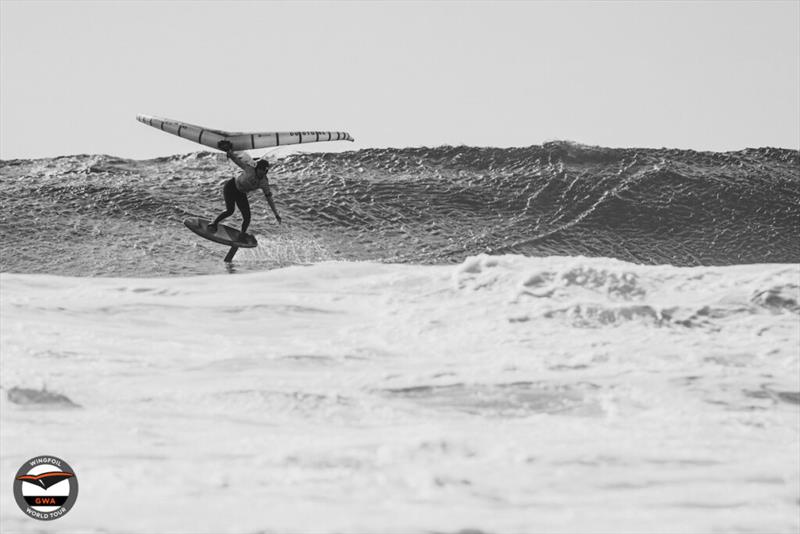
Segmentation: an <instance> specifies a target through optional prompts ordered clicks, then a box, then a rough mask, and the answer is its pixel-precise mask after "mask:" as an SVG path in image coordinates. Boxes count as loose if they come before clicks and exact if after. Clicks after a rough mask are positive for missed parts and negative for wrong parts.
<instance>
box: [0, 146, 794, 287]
mask: <svg viewBox="0 0 800 534" xmlns="http://www.w3.org/2000/svg"><path fill="white" fill-rule="evenodd" d="M236 171H238V169H237V168H236V167H235V166H234V165H233V164H231V163H229V162H227V161H223V160H221V159H220V158H219V157H218V155H217V154H213V153H208V152H199V153H194V154H188V155H184V156H173V157H168V158H158V159H153V160H144V161H138V160H126V159H120V158H115V157H111V156H96V155H79V156H67V157H61V158H53V159H43V160H11V161H3V162H2V164H1V165H0V180H1V181H0V187H2V192H3V194H2V213H0V239H2V254H1V255H0V257H1V258H2V259H0V267H1V268H2V270H3V271H6V272H8V271H11V272H39V273H57V274H77V275H139V276H141V275H171V274H204V273H210V272H219V271H220V270H221V269H222V267H221V261H220V258H221V257H222V256H224V254H225V248H224V247H220V246H219V245H216V244H213V243H210V242H206V241H205V240H202V239H201V238H199V237H197V236H195V235H194V234H192V233H190V232H189V231H188V230H186V229H185V228H184V227H183V226H182V224H181V221H182V220H183V219H184V218H186V217H189V216H203V217H209V218H210V217H213V216H215V215H216V214H217V213H219V212H220V211H221V210H222V209H223V202H222V195H221V187H220V186H221V183H222V180H224V179H228V178H230V177H232V176H234V175H235V174H236ZM270 176H271V181H272V183H273V184H274V186H275V200H276V204H277V206H278V209H279V211H280V213H281V215H282V216H283V218H284V225H283V226H282V227H278V226H276V225H275V224H274V221H273V219H272V214H271V213H270V212H269V209H268V207H267V204H266V202H265V201H264V199H263V198H261V194H260V193H259V192H256V193H254V194H252V195H251V196H250V199H251V205H252V208H253V223H252V225H251V227H250V228H251V230H252V231H253V232H254V233H255V234H256V235H257V237H258V239H259V243H260V246H259V247H258V248H256V249H251V250H244V249H243V250H240V251H239V255H238V256H237V266H238V267H239V268H242V269H245V270H261V269H264V268H270V267H275V266H284V265H289V264H296V263H304V262H309V261H318V260H327V259H336V260H378V261H388V262H402V263H452V262H458V261H462V260H463V259H464V258H466V257H468V256H470V255H474V254H479V253H490V254H505V253H514V254H523V255H527V256H549V255H567V256H576V255H583V256H598V257H611V258H617V259H621V260H625V261H632V262H637V263H643V264H672V265H679V266H693V265H731V264H741V263H763V262H775V263H786V262H798V261H800V239H798V236H800V152H798V151H796V150H787V149H774V148H762V149H747V150H742V151H738V152H726V153H711V152H695V151H687V150H669V149H658V150H656V149H632V148H631V149H610V148H599V147H587V146H582V145H576V144H572V143H567V142H553V143H547V144H545V145H543V146H532V147H526V148H511V149H501V148H477V147H463V146H462V147H438V148H408V149H367V150H360V151H354V152H343V153H336V154H295V155H292V156H288V157H286V158H283V159H281V160H280V161H279V164H278V165H275V166H274V167H273V170H272V171H271V173H270ZM229 221H232V222H231V224H233V225H236V224H238V222H239V221H238V215H236V216H234V218H233V219H229Z"/></svg>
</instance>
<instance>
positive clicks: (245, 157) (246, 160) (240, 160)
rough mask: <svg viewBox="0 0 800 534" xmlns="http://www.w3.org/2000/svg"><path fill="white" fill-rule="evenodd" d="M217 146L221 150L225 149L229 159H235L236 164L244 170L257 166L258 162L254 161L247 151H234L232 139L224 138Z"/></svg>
mask: <svg viewBox="0 0 800 534" xmlns="http://www.w3.org/2000/svg"><path fill="white" fill-rule="evenodd" d="M217 147H218V148H219V149H220V150H224V151H225V154H227V155H228V159H230V160H231V161H233V162H234V163H235V164H236V165H238V166H239V167H241V169H242V170H244V171H246V170H248V169H252V168H253V167H255V166H256V162H255V161H253V158H251V157H250V155H249V154H248V153H247V152H234V151H233V150H232V148H233V147H232V145H231V143H230V141H227V140H225V139H223V140H222V141H220V142H219V143H217Z"/></svg>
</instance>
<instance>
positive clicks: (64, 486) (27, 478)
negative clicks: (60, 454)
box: [14, 456, 78, 521]
mask: <svg viewBox="0 0 800 534" xmlns="http://www.w3.org/2000/svg"><path fill="white" fill-rule="evenodd" d="M77 498H78V477H76V476H75V471H74V470H73V469H72V468H71V467H70V466H69V464H68V463H67V462H65V461H64V460H62V459H61V458H56V457H55V456H37V457H36V458H31V459H30V460H28V461H27V462H25V463H24V464H22V467H20V468H19V471H17V476H15V477H14V499H16V501H17V505H18V506H19V507H20V509H21V510H22V511H23V512H25V513H26V514H28V515H29V516H31V517H32V518H34V519H39V520H40V521H52V520H53V519H58V518H59V517H61V516H62V515H64V514H66V513H67V512H69V511H70V509H71V508H72V507H73V506H74V505H75V500H76V499H77Z"/></svg>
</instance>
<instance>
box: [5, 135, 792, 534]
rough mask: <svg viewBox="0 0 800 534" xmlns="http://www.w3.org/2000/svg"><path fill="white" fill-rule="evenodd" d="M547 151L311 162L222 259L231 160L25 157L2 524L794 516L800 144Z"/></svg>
mask: <svg viewBox="0 0 800 534" xmlns="http://www.w3.org/2000/svg"><path fill="white" fill-rule="evenodd" d="M546 148H547V147H544V148H535V147H534V148H530V149H527V152H526V151H525V150H523V149H520V151H519V152H515V151H514V150H507V151H505V152H503V151H501V150H499V149H491V150H490V149H466V148H463V149H456V148H453V149H446V148H442V149H435V150H434V149H430V150H429V152H428V153H427V155H426V156H424V157H421V162H420V163H419V165H418V168H420V169H427V170H421V171H419V172H417V171H416V170H415V169H416V167H415V168H411V167H409V163H408V162H409V161H411V160H413V157H416V156H417V154H418V152H415V150H417V149H414V150H407V151H394V152H392V151H383V152H382V151H372V152H369V151H367V152H368V153H366V154H365V153H364V151H362V152H356V153H351V154H349V155H304V156H295V157H293V158H289V159H288V161H284V162H283V165H284V170H283V171H282V173H283V174H281V172H278V169H277V168H276V173H275V178H274V182H276V184H277V185H278V187H277V191H276V193H275V198H276V203H277V205H278V208H279V210H281V212H282V216H283V217H284V219H285V220H286V221H287V223H286V227H285V228H281V229H277V228H276V227H274V226H272V225H270V224H269V223H268V217H267V214H268V212H267V210H266V208H264V206H263V205H262V204H265V203H264V202H262V201H261V200H260V199H257V198H254V195H251V200H252V202H253V205H254V212H255V213H256V215H255V219H257V222H254V227H255V230H256V234H257V237H258V238H259V240H260V242H261V246H260V247H259V248H257V249H254V250H252V251H247V250H241V251H240V252H239V254H240V256H237V259H236V262H235V263H234V264H233V265H232V266H231V267H228V268H227V269H226V268H225V267H224V266H223V265H220V263H221V262H220V261H219V257H220V256H221V255H224V252H225V249H224V248H223V247H218V246H216V245H214V244H211V243H206V242H204V241H200V240H199V238H198V237H196V236H194V234H191V233H190V232H188V231H186V230H185V229H183V228H182V226H181V225H180V218H181V217H182V216H183V215H188V214H190V213H193V214H199V215H205V216H208V215H209V214H210V213H213V212H214V211H215V209H221V201H220V199H215V197H214V195H215V194H218V191H217V190H216V183H215V182H214V180H219V179H221V178H220V177H222V178H224V177H225V174H224V172H225V171H224V170H223V169H224V164H223V163H222V162H219V161H218V160H217V159H215V158H213V157H210V156H206V155H203V154H199V155H191V156H188V157H182V158H168V159H164V160H159V161H148V162H135V161H127V160H116V159H113V158H108V157H100V156H76V157H70V158H62V159H61V160H38V161H16V162H4V163H3V167H2V180H3V181H2V191H3V203H4V209H3V210H2V212H3V219H2V221H0V222H2V224H0V230H1V231H2V232H3V244H2V246H3V255H2V260H1V261H2V271H3V273H2V274H0V334H2V335H1V336H0V355H1V357H0V388H2V395H0V423H2V424H1V425H0V470H1V471H2V476H0V479H2V480H6V481H7V483H5V484H0V502H2V503H4V504H3V505H2V506H1V507H0V522H1V524H2V530H3V531H4V532H6V531H22V532H31V531H39V530H41V528H42V525H41V524H39V523H37V522H35V521H33V520H31V519H30V518H28V517H26V516H25V515H24V514H23V513H22V512H21V511H20V510H19V509H17V508H16V507H15V506H14V505H13V497H12V496H11V489H12V484H11V480H12V479H13V474H14V473H15V472H16V470H17V469H18V468H19V466H20V465H21V464H22V463H23V462H24V461H25V460H27V459H29V458H31V457H33V456H36V455H41V454H48V455H54V456H57V457H60V458H63V459H64V460H66V461H67V462H69V463H70V465H71V466H72V467H73V468H74V469H75V471H76V474H77V476H78V479H79V483H80V493H79V497H78V501H77V503H76V505H75V508H74V509H73V510H71V511H70V512H69V513H68V514H67V515H65V516H64V517H62V518H59V519H58V520H57V522H56V523H54V524H52V525H47V527H48V528H49V527H51V526H52V528H56V529H57V530H58V531H59V532H103V531H114V532H459V531H480V532H523V531H524V532H532V531H536V532H796V531H797V530H798V528H800V519H798V510H800V460H799V459H798V458H800V456H798V452H799V451H800V322H799V317H800V265H798V258H800V255H799V254H798V253H797V247H798V245H797V240H796V238H797V236H798V235H799V234H800V232H798V227H797V225H798V223H799V222H800V220H798V217H797V214H798V213H800V203H798V201H797V199H798V198H800V194H799V193H798V190H800V186H799V185H798V179H797V153H796V152H793V151H774V150H772V149H765V150H761V151H751V152H742V153H730V154H698V153H688V152H680V153H675V154H673V156H671V157H670V155H669V153H668V151H662V153H660V154H657V153H658V152H659V151H638V152H637V151H634V150H632V149H630V150H627V151H618V152H619V153H624V154H622V155H623V156H624V157H623V159H624V158H633V157H634V156H636V158H638V159H639V160H642V159H645V158H646V157H660V158H661V159H663V161H659V162H656V163H653V165H655V166H658V168H659V169H660V170H652V169H654V168H655V167H653V166H652V165H650V163H652V162H648V164H647V165H644V167H642V168H641V169H640V170H639V171H636V172H638V173H639V174H636V172H634V171H633V170H632V169H631V168H629V166H628V165H629V162H628V163H625V164H624V165H623V164H621V163H620V162H619V161H616V163H614V161H611V162H609V159H611V160H613V158H612V157H611V156H613V155H615V154H616V155H617V156H619V155H620V154H619V153H617V152H615V151H611V150H610V149H588V148H581V147H574V146H572V145H565V144H561V145H557V146H556V147H555V148H553V147H551V150H550V152H547V151H546V150H545V149H546ZM556 148H557V149H559V150H562V151H567V152H563V153H560V152H557V151H556V152H553V151H554V150H555V149H556ZM419 150H422V149H419ZM537 151H538V152H537ZM569 151H573V154H572V155H570V154H569ZM575 151H578V152H579V153H578V155H577V156H576V155H575V153H574V152H575ZM581 151H582V152H581ZM535 153H538V154H539V155H538V156H537V157H536V158H534V157H533V155H532V154H535ZM475 154H483V156H486V157H485V158H483V159H482V158H479V157H477V156H476V155H475ZM637 154H638V155H637ZM412 156H413V157H412ZM434 156H435V157H434ZM468 156H469V157H468ZM489 156H491V157H494V158H495V159H494V163H493V164H492V165H494V167H492V169H489V170H485V169H483V168H482V167H481V165H482V166H484V167H488V166H489V164H488V163H487V161H489V162H491V157H489ZM601 156H602V157H601ZM469 158H473V159H469ZM515 158H516V159H515ZM520 158H522V162H520ZM570 158H572V159H570ZM592 158H594V159H592ZM465 159H466V160H468V161H464V160H465ZM501 160H502V161H501ZM303 161H304V162H305V163H307V166H305V167H304V166H303V165H301V163H302V162H303ZM331 161H333V163H331ZM369 161H371V162H372V167H369V165H367V163H365V162H369ZM376 161H379V162H380V165H378V164H377V163H376ZM687 161H688V162H687ZM326 165H328V166H329V167H330V169H331V170H330V175H326V174H325V169H326V168H327V167H326ZM357 165H358V166H357ZM614 165H617V170H618V171H619V170H620V169H622V171H621V172H618V173H616V174H615V173H611V172H610V171H609V170H608V169H609V168H610V167H613V166H614ZM94 166H97V167H94ZM459 166H460V167H459ZM759 166H760V168H761V169H762V171H758V169H759ZM195 167H197V168H199V170H196V171H195V170H194V168H195ZM362 167H363V171H361V170H359V169H360V168H362ZM454 167H458V168H457V169H456V170H452V168H454ZM48 168H50V169H51V171H52V174H50V175H48V174H47V172H48V170H47V169H48ZM67 168H69V169H72V170H70V171H66V170H65V169H67ZM92 168H94V169H95V170H94V171H93V170H92ZM306 168H308V169H311V170H304V169H306ZM665 168H667V169H670V168H671V169H673V170H671V171H669V173H666V174H665V172H666V171H664V169H665ZM98 169H99V170H98ZM158 169H160V170H158ZM344 169H350V171H348V172H349V174H348V173H346V172H345V171H344ZM376 169H377V170H376ZM381 169H383V170H381ZM431 169H433V170H432V171H431ZM448 169H450V170H448ZM626 169H627V170H626ZM647 169H650V170H647ZM675 169H678V170H675ZM150 171H152V172H153V174H151V173H150ZM312 171H313V172H317V173H318V177H314V176H312V174H313V172H312ZM339 171H341V173H342V174H344V175H345V176H344V178H341V179H340V180H339V182H338V183H337V182H336V174H337V173H339ZM604 172H605V173H606V174H604ZM648 172H654V173H657V178H655V177H653V176H650V175H648V174H647V173H648ZM759 172H762V173H763V174H759ZM158 173H162V174H158ZM426 173H433V174H432V175H431V176H428V175H427V174H426ZM437 173H438V178H437V179H438V182H437V181H436V180H434V179H433V177H432V176H437ZM526 173H527V174H528V175H529V180H528V181H527V182H526V181H525V180H524V179H523V175H524V174H526ZM537 173H538V174H537ZM550 173H553V174H550ZM626 173H628V174H626ZM630 173H632V174H630ZM737 173H739V174H737ZM748 173H750V174H748ZM193 174H194V175H197V176H199V181H198V182H197V183H195V182H192V176H193ZM745 174H748V176H749V179H748V180H745V179H744V178H743V176H744V175H745ZM359 175H360V176H363V178H362V179H360V180H357V179H356V176H359ZM633 175H636V176H639V178H637V179H631V178H630V176H633ZM154 176H157V178H155V177H154ZM170 176H171V177H170ZM197 176H196V177H197ZM614 176H618V177H620V178H619V181H618V182H614V179H613V177H614ZM687 176H688V177H689V178H687ZM759 176H760V177H761V178H760V181H759V179H758V177H759ZM481 177H482V178H481ZM593 177H594V178H593ZM423 178H425V180H428V182H425V180H423ZM291 180H295V182H296V183H295V182H292V181H291ZM593 180H595V182H593ZM596 181H601V182H603V181H604V183H605V185H603V184H602V183H601V184H597V183H596ZM511 182H514V183H516V184H517V186H518V187H517V190H518V191H519V192H518V194H517V195H516V196H515V195H513V194H511V191H512V188H511V186H510V185H509V184H510V183H511ZM612 182H613V183H612ZM425 183H427V184H428V186H429V187H428V189H427V190H426V189H425ZM470 183H471V184H472V185H469V184H470ZM637 183H638V184H639V185H638V186H637V187H638V188H639V189H635V188H634V187H633V186H634V185H635V184H637ZM190 184H192V185H190ZM197 184H199V185H197ZM300 184H302V185H305V186H306V188H305V190H306V191H308V195H309V197H311V198H312V199H313V198H316V199H318V200H319V203H321V202H322V199H323V198H325V195H326V193H327V194H329V195H333V196H334V199H335V200H331V201H330V203H329V204H325V206H328V209H322V206H321V205H319V203H316V204H315V203H314V202H312V201H311V200H309V199H308V198H306V197H304V196H303V192H304V190H303V188H301V187H300ZM625 184H627V185H625ZM647 184H649V185H647ZM646 185H647V187H655V188H656V190H657V191H656V193H652V194H650V195H649V196H648V195H646V194H645V193H644V189H643V188H645V186H646ZM656 186H657V187H656ZM37 188H38V189H37ZM559 188H560V189H559ZM659 188H660V189H659ZM420 189H421V191H420ZM201 190H202V191H201ZM34 191H37V192H38V194H34ZM426 191H427V196H426V195H425V194H423V193H425V192H426ZM548 191H549V193H548ZM555 191H558V195H556V196H557V197H558V198H561V199H562V200H563V201H564V205H563V206H557V205H555V204H556V202H555V200H554V198H555V197H554V195H555ZM579 191H582V193H580V194H579V193H578V192H579ZM601 191H602V192H601ZM667 191H671V193H670V194H671V196H670V194H668V193H667ZM699 191H705V193H703V194H700V193H699ZM359 192H361V193H359ZM723 192H728V193H729V194H730V196H728V197H725V196H724V195H723ZM360 194H363V195H366V196H359V195H360ZM201 195H203V198H205V197H206V196H207V197H208V198H206V199H205V200H204V201H202V202H199V201H198V202H197V203H198V205H199V206H200V208H195V207H191V206H193V205H194V203H195V199H198V198H200V197H201ZM570 195H573V196H570ZM592 195H593V196H592ZM545 196H547V197H548V198H549V199H550V200H549V201H548V202H545V201H544V199H545ZM184 197H185V198H184ZM517 197H519V198H517ZM691 198H702V199H703V201H702V202H699V203H698V204H692V203H691V202H690V200H688V199H691ZM715 198H716V199H717V200H716V202H715V201H714V199H715ZM754 198H756V199H759V202H758V203H755V202H754V203H752V204H748V203H747V199H754ZM148 199H150V200H148ZM580 199H584V200H585V202H584V203H583V204H580V206H577V205H574V204H579V203H580ZM732 199H738V200H735V201H734V200H732ZM203 202H205V204H204V203H203ZM570 202H572V204H570ZM608 203H611V204H613V206H616V207H617V208H618V207H619V206H628V210H629V215H630V216H631V217H632V218H633V219H634V220H636V221H637V222H636V224H632V223H627V222H625V221H624V220H623V218H622V216H621V215H620V214H618V213H617V212H616V209H611V208H609V207H608ZM620 203H622V204H620ZM551 204H552V205H551ZM21 206H27V207H28V211H25V210H23V209H21ZM257 206H258V207H257ZM343 206H345V207H346V209H345V208H343ZM392 206H394V209H395V211H392ZM487 206H489V207H487ZM527 206H538V207H539V208H538V209H537V210H532V209H530V208H528V207H527ZM548 206H549V208H548ZM765 206H766V207H765ZM190 207H191V208H190ZM767 208H768V209H767ZM547 209H549V210H550V211H546V210H547ZM191 210H198V211H200V210H202V211H201V212H200V213H197V212H195V211H191ZM337 210H339V211H337ZM381 213H384V216H383V217H382V216H381ZM325 214H327V215H328V217H326V216H325ZM472 214H474V218H473V217H472V216H471V215H472ZM515 214H516V215H515ZM748 214H749V217H750V219H749V220H746V221H743V220H741V219H742V217H744V216H746V215H748ZM693 220H697V221H698V224H697V225H696V226H691V225H690V224H689V222H691V221H693ZM712 220H713V221H716V222H715V224H716V225H717V226H714V225H711V226H705V227H704V225H707V224H708V222H709V221H712ZM51 221H61V222H62V223H63V224H62V225H61V226H58V225H54V226H49V225H53V224H54V223H52V222H51ZM313 221H320V223H319V226H320V228H319V229H318V228H316V227H315V225H314V223H313ZM135 222H138V224H133V223H135ZM21 228H33V230H32V231H31V233H30V234H28V237H27V238H23V237H17V236H18V235H19V233H18V231H19V229H21ZM559 228H560V230H559ZM703 228H705V230H704V229H703ZM548 229H549V230H552V231H549V230H548ZM503 232H505V234H504V233H503ZM535 232H539V233H535ZM704 232H705V233H704ZM504 235H505V236H508V237H510V239H508V240H505V241H503V240H502V239H500V237H501V236H504ZM579 236H590V237H591V236H594V241H592V239H588V238H587V239H588V241H582V240H581V239H579V238H578V237H579ZM498 243H506V245H507V246H509V247H510V248H511V250H508V251H506V250H502V248H503V247H504V246H506V245H502V246H501V245H500V244H498ZM736 243H739V244H740V246H739V247H738V248H737V247H736V246H735V245H736ZM148 247H149V248H148ZM486 247H495V249H493V250H488V251H487V250H483V249H484V248H486ZM576 247H577V248H576ZM580 247H584V248H580ZM36 250H43V251H45V252H46V254H43V255H42V256H41V257H40V258H39V259H38V260H36V259H35V258H34V255H35V251H36ZM506 252H511V253H506ZM670 256H672V257H673V258H674V259H673V260H672V261H668V260H667V258H668V257H670ZM758 258H761V260H760V261H758ZM766 261H771V263H765V262H766ZM90 275H94V276H90ZM98 275H99V276H98Z"/></svg>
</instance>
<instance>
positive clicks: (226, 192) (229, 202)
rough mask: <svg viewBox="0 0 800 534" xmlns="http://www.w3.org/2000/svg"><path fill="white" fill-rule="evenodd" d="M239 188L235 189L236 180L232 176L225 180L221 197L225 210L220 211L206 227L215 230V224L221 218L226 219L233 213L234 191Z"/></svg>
mask: <svg viewBox="0 0 800 534" xmlns="http://www.w3.org/2000/svg"><path fill="white" fill-rule="evenodd" d="M238 192H239V190H238V189H236V182H235V180H234V179H233V178H231V179H230V180H228V181H227V182H225V187H223V188H222V197H223V198H224V199H225V211H223V212H222V213H220V214H219V215H218V216H217V218H216V219H214V222H213V223H211V224H209V225H208V228H209V229H210V230H211V231H212V232H216V231H217V224H219V222H220V221H221V220H223V219H227V218H228V217H230V216H231V215H233V206H234V205H235V204H236V193H238Z"/></svg>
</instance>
